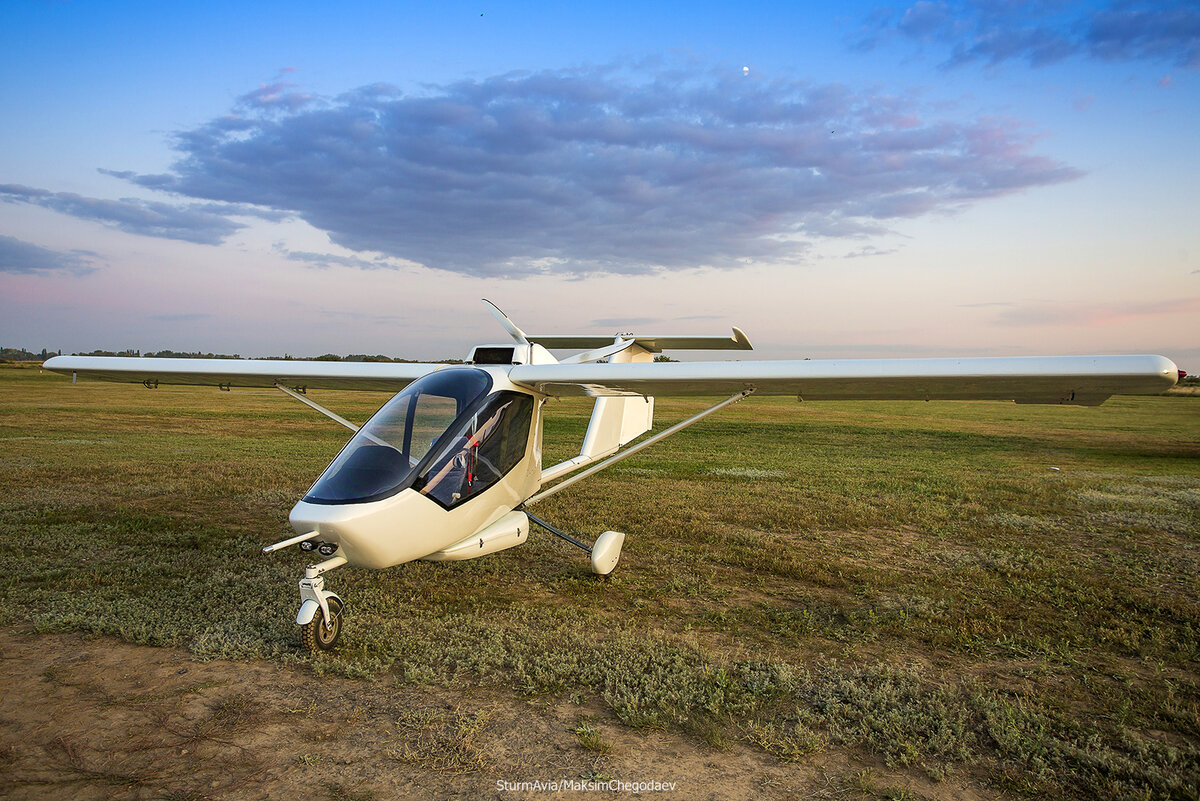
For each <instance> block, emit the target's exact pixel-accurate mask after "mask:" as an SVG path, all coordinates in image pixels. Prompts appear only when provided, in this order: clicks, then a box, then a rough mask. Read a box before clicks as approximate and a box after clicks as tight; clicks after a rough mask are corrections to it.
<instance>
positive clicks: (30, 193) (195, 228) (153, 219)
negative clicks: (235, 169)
mask: <svg viewBox="0 0 1200 801" xmlns="http://www.w3.org/2000/svg"><path fill="white" fill-rule="evenodd" d="M0 200H5V201H8V202H10V203H30V204H32V205H35V206H42V207H43V208H47V209H52V210H54V211H57V212H60V213H62V214H67V215H70V216H72V217H78V218H80V219H84V220H94V221H96V222H100V223H103V224H105V225H108V226H110V227H113V228H119V229H120V230H122V231H126V232H128V233H131V234H142V235H144V236H156V237H163V238H166V239H181V240H183V241H185V242H196V243H198V244H201V245H217V244H220V243H221V242H222V241H223V240H224V239H225V238H226V237H227V236H229V235H230V234H232V233H233V232H234V231H236V230H238V229H239V228H243V227H245V226H243V225H242V224H241V223H236V222H234V221H232V220H230V219H229V218H228V216H226V215H228V214H230V213H237V210H235V209H231V208H229V207H225V206H220V205H214V204H192V205H189V206H181V205H178V204H174V203H163V202H157V201H146V200H137V199H134V198H122V199H120V200H106V199H103V198H93V197H84V196H83V195H77V194H74V193H72V192H50V191H47V190H45V189H35V188H33V187H29V186H20V185H18V184H0ZM243 211H246V210H243Z"/></svg>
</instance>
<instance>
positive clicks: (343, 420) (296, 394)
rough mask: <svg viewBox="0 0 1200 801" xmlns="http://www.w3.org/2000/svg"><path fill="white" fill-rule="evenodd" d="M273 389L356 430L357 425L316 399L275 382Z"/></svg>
mask: <svg viewBox="0 0 1200 801" xmlns="http://www.w3.org/2000/svg"><path fill="white" fill-rule="evenodd" d="M275 389H277V390H279V391H280V392H283V393H286V394H288V395H291V396H292V397H293V398H295V399H296V400H298V401H300V402H301V403H303V404H304V405H305V406H310V407H312V408H313V409H316V410H317V411H318V412H320V413H321V414H323V415H325V416H326V417H328V418H329V419H330V420H334V421H336V422H338V423H341V424H342V425H344V426H345V427H346V428H348V429H350V430H351V431H358V428H359V427H358V426H356V425H354V423H351V422H350V421H349V420H347V419H346V418H345V417H342V416H341V415H340V414H334V413H333V412H331V411H329V410H328V409H326V408H325V407H324V406H322V405H321V404H319V403H317V402H316V401H314V400H309V399H308V398H306V397H304V396H303V395H301V394H300V393H299V392H296V391H295V390H292V389H288V388H287V387H285V386H284V385H283V384H276V385H275Z"/></svg>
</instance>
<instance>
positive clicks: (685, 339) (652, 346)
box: [526, 328, 754, 353]
mask: <svg viewBox="0 0 1200 801" xmlns="http://www.w3.org/2000/svg"><path fill="white" fill-rule="evenodd" d="M526 336H528V337H529V341H530V342H536V343H537V344H539V345H541V346H542V347H543V348H546V349H548V350H575V349H578V348H599V347H603V346H604V345H610V344H612V343H613V341H615V340H617V339H632V340H633V341H634V342H635V343H636V344H637V345H638V346H639V347H641V348H644V349H645V350H647V351H649V352H650V353H662V352H663V351H664V350H753V349H754V346H753V345H751V344H750V340H749V338H747V336H746V335H745V334H744V333H743V332H742V330H741V329H740V328H734V329H733V336H731V337H693V336H673V335H672V336H645V335H642V334H616V335H614V336H600V335H596V334H544V335H535V334H527V335H526Z"/></svg>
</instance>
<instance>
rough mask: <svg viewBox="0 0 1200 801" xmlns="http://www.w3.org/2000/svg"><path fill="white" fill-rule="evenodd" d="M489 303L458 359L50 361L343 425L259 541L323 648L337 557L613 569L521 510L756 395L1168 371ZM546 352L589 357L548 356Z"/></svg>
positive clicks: (613, 542)
mask: <svg viewBox="0 0 1200 801" xmlns="http://www.w3.org/2000/svg"><path fill="white" fill-rule="evenodd" d="M484 302H485V303H487V305H488V308H489V310H490V311H491V312H492V313H493V314H494V315H495V316H496V318H497V320H499V321H500V324H501V325H503V326H504V328H505V330H507V331H508V334H509V336H510V337H511V339H512V341H511V342H505V343H503V344H494V345H479V346H477V347H475V348H474V349H472V351H471V353H470V355H469V357H468V359H467V363H466V364H464V365H445V364H400V363H364V362H323V361H290V360H289V361H283V360H250V359H236V360H231V359H155V358H121V357H112V358H110V357H89V356H57V357H55V358H52V359H50V360H49V361H47V362H46V364H45V366H46V368H48V369H50V370H53V371H55V372H59V373H64V374H68V375H71V376H73V377H78V376H84V377H88V378H96V379H102V380H107V381H130V382H139V383H142V384H145V385H146V386H147V387H151V388H153V387H157V386H158V385H159V384H199V385H210V386H217V387H219V388H221V389H226V390H227V389H229V388H230V387H234V386H237V387H275V388H278V389H279V390H281V391H282V392H284V393H286V394H288V395H290V396H292V397H293V398H296V399H297V400H299V401H301V402H303V403H306V404H308V405H309V406H311V407H313V408H314V409H316V410H317V411H320V412H322V413H324V414H326V415H328V416H329V417H331V418H332V419H334V420H336V421H337V422H339V423H341V424H342V425H344V426H346V427H347V428H350V429H352V430H353V431H354V432H355V433H354V436H353V437H351V439H350V441H349V442H348V443H347V444H346V446H345V447H344V448H343V449H342V451H341V452H340V453H339V454H338V455H337V457H336V458H335V459H334V460H333V461H332V462H331V463H330V465H329V466H328V467H327V468H325V471H324V472H323V473H321V475H320V477H319V478H317V480H316V483H314V484H313V485H312V488H311V489H309V490H308V493H307V494H306V495H305V496H304V497H303V498H302V499H300V501H299V502H298V503H297V504H296V505H295V507H294V508H293V509H292V511H291V514H290V515H289V521H290V523H291V526H292V529H293V530H294V531H295V536H294V537H291V538H289V539H285V540H283V541H282V542H277V543H275V544H274V545H269V546H267V547H266V548H263V551H264V552H268V553H269V552H272V551H277V550H280V549H283V548H287V547H289V546H292V545H298V546H299V547H300V549H301V550H303V551H306V552H313V551H315V552H316V553H317V554H320V556H322V557H324V559H323V560H322V561H319V562H316V563H314V564H310V565H309V566H308V567H307V569H306V570H305V573H304V578H303V579H302V580H301V581H300V601H301V604H300V611H299V613H298V614H297V615H296V623H297V625H299V626H300V627H301V633H302V639H303V641H304V644H305V647H306V648H308V649H309V650H310V651H314V652H315V651H317V650H325V649H328V648H332V647H333V646H334V644H335V642H336V641H337V640H338V637H339V635H340V633H341V630H342V619H343V609H344V604H343V602H342V599H341V598H340V597H338V595H337V594H335V593H333V592H331V591H329V590H327V589H325V579H324V575H325V574H326V573H328V572H329V571H331V570H333V569H334V568H337V567H341V566H342V565H354V566H358V567H369V568H377V569H381V568H387V567H393V566H395V565H401V564H404V563H405V562H410V561H412V560H414V559H426V560H457V559H474V558H476V557H479V556H485V555H487V554H491V553H495V552H497V551H501V550H504V549H506V548H511V547H513V546H516V545H520V544H521V543H523V542H525V540H526V539H527V537H528V535H529V527H530V524H531V523H533V524H536V525H538V526H541V527H543V528H545V529H547V530H548V531H550V532H552V533H554V534H556V535H558V536H560V537H563V538H564V539H566V540H568V541H570V542H571V543H573V544H574V545H577V546H578V547H580V548H582V549H583V550H585V551H587V552H589V553H590V555H591V568H592V571H593V572H595V573H597V574H599V575H607V574H608V573H610V572H612V570H613V568H615V567H616V564H617V560H618V558H619V557H620V554H621V547H622V545H623V544H624V540H625V535H624V534H622V533H619V532H615V531H606V532H604V533H603V534H601V535H600V536H599V537H598V538H597V539H596V541H595V542H594V543H593V544H592V545H588V544H586V543H585V542H582V541H580V540H578V539H576V538H575V537H572V536H570V535H569V534H566V533H564V532H562V531H559V530H558V529H556V528H555V527H554V526H552V525H550V524H549V523H547V522H546V521H544V520H542V519H541V518H539V517H537V516H535V515H534V514H532V513H531V512H530V511H529V507H530V506H532V505H534V504H536V503H537V502H538V501H540V500H542V499H543V498H546V497H548V496H549V495H552V494H553V493H555V492H558V491H560V490H562V489H564V488H566V487H567V486H569V485H571V484H573V483H574V482H576V481H578V480H580V479H582V478H585V477H587V476H589V475H592V474H593V473H595V472H597V471H599V470H602V469H604V468H605V467H607V466H609V465H611V464H613V463H615V462H617V461H619V460H621V459H624V458H626V457H627V456H630V455H632V454H633V453H635V452H637V451H638V450H641V449H642V448H644V447H646V446H648V445H651V444H653V443H655V442H658V441H660V440H662V439H664V438H666V437H668V436H670V435H672V434H674V433H676V432H677V431H680V430H681V429H683V428H686V427H687V426H689V425H692V424H693V423H695V422H697V421H699V420H701V419H703V418H704V417H707V416H708V415H710V414H712V413H714V412H716V411H719V410H720V409H723V408H725V407H726V406H728V405H730V404H732V403H736V402H737V401H740V400H742V399H743V398H745V397H746V396H748V395H751V394H755V395H793V396H795V397H796V398H798V399H799V400H897V399H918V400H919V399H924V400H971V399H977V400H1009V401H1016V402H1018V403H1058V404H1076V405H1085V406H1092V405H1097V404H1100V403H1102V402H1103V401H1104V400H1105V399H1107V398H1108V397H1109V396H1110V395H1114V394H1123V395H1137V394H1158V393H1161V392H1163V391H1164V390H1166V389H1168V388H1170V387H1171V386H1173V385H1174V384H1175V383H1176V382H1177V381H1178V379H1179V370H1178V368H1177V367H1176V366H1175V365H1174V364H1173V363H1172V362H1171V361H1170V360H1169V359H1166V358H1164V357H1162V356H1054V357H1033V358H1029V357H1022V358H967V359H852V360H850V359H848V360H829V361H817V360H804V361H715V362H656V361H654V360H653V354H655V353H660V352H661V351H663V350H670V349H690V350H750V349H751V346H750V342H749V340H748V339H747V338H746V336H745V334H743V333H742V332H741V331H739V330H738V329H737V328H734V329H733V336H732V337H695V336H639V335H635V334H617V335H615V336H613V337H605V336H592V335H586V336H561V335H552V336H534V335H527V334H526V333H525V332H523V331H522V330H521V329H519V328H517V326H515V325H514V324H513V323H512V321H511V320H509V319H508V317H506V316H505V315H504V314H503V312H501V311H500V310H499V309H498V308H496V307H495V306H494V305H492V304H491V303H490V302H488V301H484ZM551 350H583V351H584V352H582V353H579V354H578V355H575V356H572V357H570V358H566V359H563V360H561V361H559V360H557V359H555V358H554V356H552V355H551V354H550V351H551ZM308 389H353V390H386V391H389V392H396V395H395V396H394V397H393V398H392V399H391V400H389V401H388V402H387V403H385V404H384V405H383V406H382V407H381V408H380V409H379V411H377V412H376V413H375V414H374V415H373V416H372V417H371V418H370V420H368V421H367V422H366V423H365V424H364V425H363V426H361V427H359V426H356V425H354V424H353V423H351V422H350V421H348V420H345V419H343V418H342V417H339V416H338V415H336V414H334V413H333V412H331V411H329V410H328V409H325V408H324V407H322V406H321V405H319V404H318V403H316V402H315V401H313V400H312V399H310V398H308V397H306V395H305V393H306V391H307V390H308ZM397 390H399V391H398V392H397ZM722 394H723V395H728V397H727V398H725V400H722V401H721V402H720V403H718V404H716V405H715V406H711V407H709V408H708V409H706V410H705V411H703V412H701V413H699V414H697V415H695V416H693V417H690V418H688V419H686V420H684V421H683V422H681V423H679V424H677V425H675V426H672V427H671V428H668V429H666V430H664V431H662V432H660V433H658V434H656V435H654V436H652V437H649V438H647V439H646V440H644V441H642V442H640V443H638V444H636V445H632V446H631V447H629V448H625V449H624V450H621V449H622V448H623V447H624V446H626V445H628V444H629V443H631V442H632V441H633V440H635V439H637V438H638V437H639V436H641V435H642V434H644V433H646V432H647V431H649V430H650V428H651V425H652V422H653V417H654V396H656V395H665V396H680V395H693V396H695V395H708V396H714V395H722ZM562 396H589V397H593V398H595V399H596V400H595V405H594V407H593V410H592V416H591V420H590V422H589V424H588V428H587V432H586V434H585V435H584V438H583V443H582V446H581V447H580V450H579V455H578V456H576V457H574V458H572V459H568V460H567V461H565V462H562V463H560V464H556V465H552V466H549V467H543V466H542V410H543V407H544V406H545V404H546V402H547V401H549V400H550V399H552V398H558V397H562ZM585 467H586V468H587V469H586V470H585V469H583V468H585ZM577 471H581V472H577ZM571 473H574V474H575V475H573V476H571V477H570V478H565V479H564V476H567V475H568V474H571ZM558 479H563V480H561V481H558V483H555V484H553V486H551V487H549V488H548V489H542V487H543V486H545V485H547V484H550V483H551V482H554V481H556V480H558Z"/></svg>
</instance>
